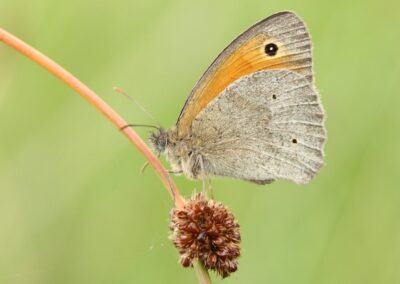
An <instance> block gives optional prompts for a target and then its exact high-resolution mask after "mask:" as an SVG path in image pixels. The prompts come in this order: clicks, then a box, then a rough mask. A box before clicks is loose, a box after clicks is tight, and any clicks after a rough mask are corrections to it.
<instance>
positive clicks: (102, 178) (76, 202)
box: [0, 0, 400, 284]
mask: <svg viewBox="0 0 400 284" xmlns="http://www.w3.org/2000/svg"><path fill="white" fill-rule="evenodd" d="M399 9H400V4H399V2H398V1H385V0H383V1H329V2H328V1H318V0H315V1H311V0H310V1H295V0H291V1H290V0H280V1H256V0H253V1H248V0H246V1H232V0H220V1H212V0H205V1H176V0H174V1H140V2H139V1H123V0H116V1H95V0H90V1H81V0H79V1H78V0H70V1H53V0H44V1H16V0H13V1H11V0H9V1H6V0H0V26H1V27H3V28H6V29H7V30H9V31H10V32H12V33H14V34H15V35H17V36H19V37H21V38H22V39H24V40H25V41H26V42H28V43H30V44H32V45H33V46H34V47H36V48H38V49H39V50H41V51H42V52H44V53H46V54H47V55H48V56H50V57H51V58H53V59H54V60H56V61H57V62H59V63H60V64H61V65H63V66H64V67H65V68H67V69H68V70H70V71H71V72H72V73H74V74H75V75H76V76H77V77H78V78H80V79H81V80H82V81H83V82H85V83H87V84H88V85H89V86H90V87H91V88H93V89H94V90H95V91H96V92H97V93H98V94H99V95H100V96H101V97H102V98H104V99H105V100H106V101H107V102H108V103H109V104H110V105H111V106H113V107H114V108H115V109H116V110H117V111H118V112H119V113H120V114H121V115H123V116H124V117H125V118H126V119H127V120H128V121H129V122H131V123H152V122H153V121H152V120H151V119H150V118H149V117H148V116H147V115H146V114H144V113H143V112H142V111H141V110H140V109H139V108H138V107H136V106H135V105H134V104H133V103H132V102H131V101H129V100H128V99H126V98H125V97H123V96H121V95H119V94H116V93H115V92H114V91H113V90H112V87H113V86H119V87H122V88H123V89H125V90H126V91H127V92H128V93H129V94H130V95H131V96H133V97H134V98H135V99H137V100H138V101H140V102H141V103H142V104H143V105H144V106H145V107H146V108H147V109H148V110H149V112H151V113H152V114H153V115H154V116H155V117H156V119H157V120H158V121H159V122H160V123H161V124H162V125H163V126H164V127H170V126H172V125H173V124H174V123H175V121H176V118H177V116H178V114H179V111H180V109H181V107H182V106H183V103H184V101H185V99H186V96H187V95H188V93H189V92H190V90H191V88H192V86H193V85H194V84H195V82H196V81H197V79H198V78H199V77H200V76H201V74H202V72H203V71H204V70H205V69H206V68H207V66H208V65H209V64H210V63H211V62H212V60H213V59H214V58H215V56H216V55H217V54H218V53H219V52H220V51H221V50H222V49H223V48H224V47H225V46H226V45H227V44H228V43H229V42H230V41H231V40H232V39H233V38H234V37H235V36H237V35H238V34H239V33H241V32H242V31H244V30H245V29H246V28H247V27H248V26H250V25H252V24H254V23H255V22H256V21H258V20H260V19H262V18H264V17H266V16H268V15H270V14H272V13H274V12H278V11H281V10H292V11H295V12H297V13H298V14H299V15H300V16H301V17H302V18H303V19H304V20H305V21H306V23H307V24H308V27H309V29H310V31H311V34H312V37H313V42H314V58H315V73H316V84H317V87H318V88H319V90H320V92H321V96H322V101H323V104H324V107H325V109H326V111H327V114H328V119H327V129H328V137H329V139H328V143H327V145H326V166H325V167H324V168H323V169H322V171H321V173H320V175H319V176H318V177H317V178H316V179H315V180H314V181H313V182H312V183H311V184H309V185H307V186H298V185H295V184H291V183H289V182H284V181H278V182H275V183H273V184H272V185H268V186H265V187H263V186H257V185H253V184H250V183H246V182H242V181H236V180H229V179H215V180H214V182H213V188H214V194H215V197H216V199H217V200H220V201H223V202H224V203H225V204H226V205H227V206H229V208H230V209H231V210H232V211H233V212H234V214H235V215H236V217H237V219H238V220H239V222H240V224H241V233H242V239H243V241H242V256H241V258H240V265H239V270H238V272H236V273H234V274H233V275H232V276H231V277H230V278H228V279H226V280H220V279H219V278H217V277H215V275H214V274H213V275H212V278H213V279H215V283H274V284H281V283H282V284H283V283H291V284H292V283H296V284H297V283H307V284H308V283H315V284H321V283H332V284H337V283H345V284H347V283H351V284H353V283H374V284H376V283H400V206H399V205H400V188H399V181H398V178H399V177H400V173H399V169H400V150H399V147H400V125H399V122H400V111H399V104H400V59H399V49H400V17H399V16H398V11H399ZM138 131H139V133H140V134H141V136H142V137H143V138H144V139H147V135H148V130H146V129H140V130H138ZM143 163H144V159H143V158H142V157H141V156H140V155H139V153H138V152H137V151H136V149H135V148H134V147H132V145H131V144H130V143H129V141H128V140H126V139H125V137H123V135H121V134H120V133H119V132H118V131H117V130H116V129H115V128H114V127H113V126H112V125H111V124H110V123H109V122H108V121H107V120H105V119H104V118H103V117H102V116H101V115H99V113H97V112H96V111H95V110H94V109H93V108H92V107H91V106H90V105H89V104H88V103H86V101H84V100H83V99H81V98H80V97H79V96H78V95H76V94H75V93H74V92H73V91H71V90H70V89H69V88H68V87H66V86H65V85H64V84H63V83H61V82H60V81H59V80H57V79H55V78H54V77H52V76H51V75H49V74H48V73H47V72H45V71H44V70H43V69H41V68H40V67H38V66H37V65H35V64H33V63H32V62H30V61H29V60H27V59H26V58H24V57H22V56H21V55H20V54H17V53H16V52H15V51H13V50H11V49H10V48H8V47H6V46H5V45H4V44H0V283H29V284H32V283H195V282H196V281H197V280H196V278H195V274H194V272H193V271H192V270H191V269H183V268H182V267H180V265H179V264H178V255H177V252H176V251H175V249H174V247H173V246H172V244H171V243H170V241H169V240H168V234H169V230H168V222H169V221H168V216H169V211H170V209H171V206H172V202H171V199H170V197H169V195H168V194H167V191H166V190H165V188H164V187H163V186H162V184H161V183H160V181H159V180H158V178H157V176H156V174H155V173H154V172H153V170H151V169H148V170H147V171H146V172H145V174H144V175H141V174H140V168H141V166H142V165H143ZM175 181H176V182H177V184H178V186H179V188H180V189H181V191H182V193H183V194H184V195H185V196H190V194H191V192H192V191H193V189H194V188H197V189H199V188H200V186H201V185H200V184H199V183H198V182H191V181H186V180H185V178H184V177H176V178H175Z"/></svg>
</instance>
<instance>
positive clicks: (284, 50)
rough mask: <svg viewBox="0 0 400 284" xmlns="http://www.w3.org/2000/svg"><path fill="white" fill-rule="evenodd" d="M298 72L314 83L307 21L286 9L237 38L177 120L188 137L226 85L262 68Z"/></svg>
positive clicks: (190, 98) (194, 91) (182, 133)
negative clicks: (305, 22) (194, 120)
mask: <svg viewBox="0 0 400 284" xmlns="http://www.w3.org/2000/svg"><path fill="white" fill-rule="evenodd" d="M274 69H284V70H292V71H294V72H298V73H300V74H302V75H304V76H305V78H306V79H307V81H308V82H312V80H313V79H312V60H311V41H310V37H309V34H308V31H307V29H306V27H305V25H304V23H303V21H302V20H301V19H300V18H299V17H298V16H297V15H295V14H294V13H291V12H282V13H278V14H275V15H272V16H270V17H268V18H266V19H264V20H263V21H261V22H259V23H257V24H255V25H254V26H252V27H251V28H249V29H248V30H247V31H245V32H244V33H243V34H241V35H240V36H239V37H238V38H236V39H235V40H234V41H233V42H232V43H231V44H230V45H229V46H228V47H227V48H226V49H225V50H224V51H223V52H222V53H221V54H220V55H219V56H218V57H217V59H216V60H215V61H214V62H213V63H212V64H211V66H210V67H209V68H208V70H207V71H206V72H205V73H204V75H203V76H202V78H201V79H200V80H199V81H198V83H197V84H196V86H195V87H194V89H193V91H192V92H191V95H190V96H189V98H188V99H187V101H186V104H185V106H184V108H183V109H182V111H181V114H180V116H179V119H178V122H177V128H178V132H179V134H180V136H182V137H183V136H185V135H186V134H187V133H188V131H189V129H190V127H191V124H192V121H193V119H194V118H195V117H196V116H197V115H198V114H199V113H200V112H201V110H203V109H204V108H205V107H206V106H207V105H208V104H209V103H210V102H211V101H212V100H213V99H214V98H215V97H217V96H218V95H219V94H220V93H221V92H222V91H223V90H224V89H225V88H226V87H228V86H229V85H230V84H231V83H233V82H234V81H236V80H238V79H240V78H241V77H243V76H246V75H249V74H252V73H254V72H257V71H261V70H274Z"/></svg>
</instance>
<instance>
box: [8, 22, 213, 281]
mask: <svg viewBox="0 0 400 284" xmlns="http://www.w3.org/2000/svg"><path fill="white" fill-rule="evenodd" d="M0 41H3V42H4V43H5V44H7V45H8V46H10V47H12V48H14V49H15V50H17V51H19V52H20V53H22V54H23V55H25V56H26V57H28V58H29V59H31V60H32V61H34V62H36V63H37V64H39V65H41V66H42V67H44V68H45V69H47V70H48V71H49V72H50V73H52V74H53V75H54V76H56V77H58V78H59V79H60V80H61V81H63V82H64V83H66V84H67V85H68V86H70V87H71V88H72V89H73V90H75V91H76V92H77V93H79V94H80V95H81V96H82V97H83V98H85V99H86V100H87V101H89V103H91V104H92V105H93V106H94V108H96V109H97V110H98V111H100V112H101V113H103V115H104V116H105V117H106V118H107V119H108V120H110V121H111V122H112V123H113V124H114V125H115V126H116V127H117V129H118V130H120V129H122V128H123V127H124V126H126V125H127V124H128V123H127V122H126V121H125V120H124V119H123V118H122V117H121V116H120V115H119V114H118V113H117V112H115V111H114V110H113V109H112V108H111V107H110V106H109V105H108V104H107V103H106V102H105V101H103V100H102V99H101V98H100V97H98V96H97V95H96V93H95V92H94V91H92V90H91V89H90V88H89V87H88V86H86V85H85V84H83V83H82V82H81V81H80V80H78V79H77V78H76V77H75V76H73V75H72V74H71V73H69V72H68V71H67V70H65V69H64V68H62V67H61V66H60V65H58V64H57V63H56V62H54V61H53V60H51V59H50V58H48V57H47V56H46V55H44V54H43V53H41V52H39V51H38V50H36V49H34V48H33V47H31V46H30V45H28V44H27V43H25V42H23V41H22V40H20V39H18V38H17V37H15V36H13V35H12V34H10V33H9V32H7V31H5V30H4V29H2V28H0ZM122 132H123V133H124V134H125V136H126V137H127V138H128V139H129V140H130V141H131V142H132V144H133V145H135V146H136V148H137V149H138V150H139V152H140V153H141V154H142V155H143V156H144V157H145V158H146V159H147V161H148V162H149V164H150V165H151V166H152V167H153V168H154V170H155V171H156V173H157V174H158V176H159V177H160V179H161V181H162V182H163V183H164V186H165V187H166V189H167V190H168V192H169V193H170V194H171V196H172V198H173V200H174V204H175V207H176V208H179V209H180V208H182V207H183V204H184V199H183V197H182V196H181V194H180V193H179V190H178V188H177V187H176V185H175V183H174V182H173V180H172V179H171V178H170V176H169V175H168V172H167V170H166V169H165V168H164V167H163V165H162V164H161V162H160V160H159V159H158V158H157V157H156V156H155V155H154V154H153V152H152V151H151V150H150V148H149V147H148V146H147V145H146V143H144V142H143V140H142V139H141V138H140V137H139V135H138V134H137V133H136V132H135V131H134V130H133V129H132V128H128V127H126V128H123V130H122ZM194 268H195V271H196V275H197V277H198V279H199V283H201V284H203V283H211V280H210V277H209V275H208V272H207V270H206V269H205V268H204V267H203V266H202V265H201V264H200V263H195V265H194Z"/></svg>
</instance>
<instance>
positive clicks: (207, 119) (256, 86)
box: [149, 12, 326, 184]
mask: <svg viewBox="0 0 400 284" xmlns="http://www.w3.org/2000/svg"><path fill="white" fill-rule="evenodd" d="M311 49H312V44H311V40H310V35H309V33H308V31H307V28H306V26H305V24H304V22H303V21H302V20H301V19H300V18H299V17H298V16H297V15H296V14H294V13H292V12H280V13H277V14H274V15H272V16H270V17H268V18H266V19H264V20H262V21H260V22H258V23H257V24H255V25H254V26H252V27H250V28H249V29H248V30H246V31H245V32H244V33H242V34H241V35H239V36H238V37H237V38H236V39H235V40H234V41H233V42H232V43H231V44H229V45H228V47H226V48H225V49H224V50H223V51H222V52H221V53H220V54H219V55H218V57H217V58H216V59H215V61H214V62H213V63H212V64H211V66H210V67H209V68H208V69H207V71H206V72H205V73H204V74H203V76H202V77H201V79H200V80H199V81H198V82H197V84H196V85H195V87H194V88H193V90H192V92H191V94H190V96H189V97H188V99H187V101H186V103H185V105H184V107H183V109H182V111H181V113H180V115H179V118H178V121H177V123H176V126H175V127H173V128H171V129H167V130H164V129H160V130H159V131H157V132H153V133H151V134H150V138H149V141H150V144H151V145H152V146H153V148H154V149H155V150H156V151H157V152H159V153H162V154H165V155H166V157H167V160H168V161H169V162H170V164H171V167H172V170H173V171H174V172H177V173H183V174H184V175H185V176H186V177H188V178H190V179H204V178H207V177H212V176H224V177H232V178H236V179H241V180H246V181H250V182H254V183H257V184H267V183H271V182H272V181H274V180H278V179H283V180H289V181H293V182H295V183H298V184H305V183H308V182H309V181H311V180H312V179H313V178H314V177H315V176H316V174H317V173H318V172H319V170H320V168H321V167H322V166H323V162H324V161H323V157H324V153H323V147H324V144H325V141H326V130H325V127H324V117H325V112H324V109H323V107H322V105H321V102H320V98H319V95H318V92H317V90H316V88H315V86H314V79H313V71H312V51H311Z"/></svg>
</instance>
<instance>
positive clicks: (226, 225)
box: [170, 193, 240, 278]
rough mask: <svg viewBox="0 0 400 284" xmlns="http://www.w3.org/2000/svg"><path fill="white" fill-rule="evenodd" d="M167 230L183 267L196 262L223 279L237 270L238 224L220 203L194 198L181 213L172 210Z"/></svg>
mask: <svg viewBox="0 0 400 284" xmlns="http://www.w3.org/2000/svg"><path fill="white" fill-rule="evenodd" d="M170 228H171V230H172V235H171V239H172V241H173V243H174V245H175V247H176V248H177V249H178V251H179V253H180V255H181V259H180V262H181V264H182V265H183V266H184V267H188V266H191V265H192V262H193V260H195V259H198V260H199V261H200V262H201V263H202V264H203V265H204V266H205V267H206V268H207V269H211V270H215V271H216V272H217V273H218V274H219V275H221V277H223V278H225V277H227V276H229V274H230V273H232V272H235V271H236V270H237V258H238V257H239V255H240V231H239V224H238V223H237V221H236V220H235V218H234V216H233V214H232V213H231V212H229V211H228V209H227V208H226V207H225V206H224V205H223V204H222V203H219V202H215V201H213V200H207V198H206V197H205V196H204V195H202V194H200V193H198V194H195V195H194V196H193V197H192V198H191V199H189V200H187V201H186V203H185V205H184V208H183V209H173V210H172V212H171V223H170Z"/></svg>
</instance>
